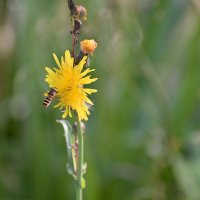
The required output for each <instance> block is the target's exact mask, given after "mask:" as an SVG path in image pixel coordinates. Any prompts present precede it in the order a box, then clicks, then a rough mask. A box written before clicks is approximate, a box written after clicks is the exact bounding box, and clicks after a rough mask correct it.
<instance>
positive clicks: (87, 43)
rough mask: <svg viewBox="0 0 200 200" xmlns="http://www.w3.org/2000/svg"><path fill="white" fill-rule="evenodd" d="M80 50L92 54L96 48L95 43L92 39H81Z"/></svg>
mask: <svg viewBox="0 0 200 200" xmlns="http://www.w3.org/2000/svg"><path fill="white" fill-rule="evenodd" d="M80 44H81V50H82V52H83V53H85V54H93V52H94V50H95V49H96V48H97V43H96V42H95V41H94V40H83V41H81V42H80Z"/></svg>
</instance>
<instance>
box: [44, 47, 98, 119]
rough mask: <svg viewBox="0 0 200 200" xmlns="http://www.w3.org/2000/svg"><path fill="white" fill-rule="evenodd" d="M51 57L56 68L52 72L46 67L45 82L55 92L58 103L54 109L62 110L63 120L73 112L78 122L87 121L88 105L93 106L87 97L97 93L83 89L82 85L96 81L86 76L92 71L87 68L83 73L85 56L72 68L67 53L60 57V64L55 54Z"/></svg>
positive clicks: (72, 64) (72, 62) (72, 60)
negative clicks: (76, 115)
mask: <svg viewBox="0 0 200 200" xmlns="http://www.w3.org/2000/svg"><path fill="white" fill-rule="evenodd" d="M53 56H54V59H55V61H56V64H57V65H58V68H54V71H53V70H51V69H50V68H48V67H46V68H45V69H46V71H47V73H48V74H47V75H46V78H45V81H46V82H47V83H48V84H49V86H50V88H54V89H55V90H56V92H57V95H56V97H57V98H58V103H57V105H56V106H55V107H60V109H64V113H63V115H62V117H63V118H66V117H67V116H68V115H69V116H70V117H71V116H72V114H71V110H75V111H76V112H77V114H78V117H79V120H86V121H87V119H88V115H89V114H90V112H89V106H88V105H93V103H92V102H91V100H90V99H89V98H88V95H89V94H91V93H95V92H97V90H95V89H89V88H84V85H87V84H90V83H92V82H94V81H96V80H97V78H91V76H90V75H89V76H86V75H87V74H88V73H89V72H91V71H94V69H89V68H87V69H86V70H84V71H83V67H84V64H85V62H86V59H87V57H86V56H84V57H83V59H82V60H81V61H80V62H79V64H78V65H76V66H74V59H73V58H72V57H71V55H70V52H69V51H65V57H63V56H62V57H61V63H60V62H59V60H58V58H57V56H56V55H55V54H53Z"/></svg>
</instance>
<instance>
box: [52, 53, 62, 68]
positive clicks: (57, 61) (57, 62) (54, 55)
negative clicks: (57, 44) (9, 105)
mask: <svg viewBox="0 0 200 200" xmlns="http://www.w3.org/2000/svg"><path fill="white" fill-rule="evenodd" d="M53 57H54V59H55V61H56V64H57V65H58V67H59V68H61V65H60V62H59V60H58V57H57V56H56V54H55V53H53Z"/></svg>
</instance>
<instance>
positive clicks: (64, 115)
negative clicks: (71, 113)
mask: <svg viewBox="0 0 200 200" xmlns="http://www.w3.org/2000/svg"><path fill="white" fill-rule="evenodd" d="M67 115H68V109H67V108H66V109H65V112H64V113H63V115H62V118H66V117H67Z"/></svg>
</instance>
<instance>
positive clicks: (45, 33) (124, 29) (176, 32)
mask: <svg viewBox="0 0 200 200" xmlns="http://www.w3.org/2000/svg"><path fill="white" fill-rule="evenodd" d="M77 3H81V4H83V5H84V6H85V7H86V8H87V10H88V20H87V22H86V23H84V25H83V27H82V30H81V35H80V40H81V39H85V38H88V39H90V38H94V39H95V40H96V41H97V42H98V48H97V50H96V51H95V54H94V55H93V57H92V60H91V66H94V67H95V68H96V71H95V72H94V73H93V76H95V77H99V80H98V81H97V82H95V83H94V84H93V85H92V86H93V88H97V89H98V93H97V94H94V95H93V96H92V100H93V101H94V103H95V106H94V107H93V108H92V114H91V116H90V118H89V121H88V122H87V125H86V133H87V134H86V137H85V143H86V152H85V161H87V164H88V169H87V174H86V180H87V188H86V190H85V191H84V199H85V200H86V199H87V200H103V199H111V200H122V199H123V200H199V199H200V1H199V0H166V1H164V0H123V1H121V0H88V1H83V0H82V1H81V0H80V1H77ZM69 31H70V19H69V12H68V8H67V4H66V1H65V0H57V1H55V0H43V1H40V0H0V199H1V200H51V199H52V200H65V199H75V187H74V181H73V179H72V178H71V176H70V175H68V174H67V172H66V162H67V153H66V145H65V139H64V136H63V132H64V131H63V128H62V127H61V125H60V124H58V123H56V122H55V120H56V119H60V117H61V113H60V112H59V111H57V110H55V109H53V108H52V106H51V107H50V108H48V109H47V110H45V109H44V108H43V107H42V101H43V92H44V91H45V90H46V89H48V86H47V84H46V83H45V82H44V77H45V71H44V67H45V66H55V63H54V60H53V57H52V52H55V53H56V54H57V55H58V56H59V57H60V56H61V55H62V54H63V53H64V51H65V50H66V49H70V47H71V36H70V33H69Z"/></svg>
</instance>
